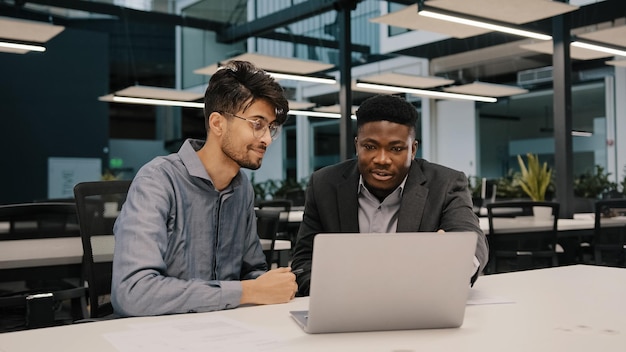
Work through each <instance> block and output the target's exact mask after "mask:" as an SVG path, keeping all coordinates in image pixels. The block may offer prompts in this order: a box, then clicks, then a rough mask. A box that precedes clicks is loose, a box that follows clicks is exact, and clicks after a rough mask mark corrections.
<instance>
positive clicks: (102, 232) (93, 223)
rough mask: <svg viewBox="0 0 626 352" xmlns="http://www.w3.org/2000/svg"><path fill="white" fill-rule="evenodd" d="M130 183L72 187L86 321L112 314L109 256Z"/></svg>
mask: <svg viewBox="0 0 626 352" xmlns="http://www.w3.org/2000/svg"><path fill="white" fill-rule="evenodd" d="M130 183H131V181H128V180H123V181H119V180H116V181H95V182H83V183H79V184H77V185H76V186H75V187H74V196H75V198H76V209H77V212H78V220H79V224H80V234H81V239H82V244H83V266H84V271H85V280H86V282H87V287H88V292H89V316H90V318H103V317H107V316H111V314H113V307H112V305H111V301H110V294H111V277H112V268H113V258H112V256H110V253H113V246H114V243H115V241H114V237H113V225H114V224H115V220H116V219H117V215H118V214H119V211H120V210H121V208H122V204H123V203H124V202H125V201H126V194H127V193H128V188H129V187H130ZM107 253H109V254H108V255H107Z"/></svg>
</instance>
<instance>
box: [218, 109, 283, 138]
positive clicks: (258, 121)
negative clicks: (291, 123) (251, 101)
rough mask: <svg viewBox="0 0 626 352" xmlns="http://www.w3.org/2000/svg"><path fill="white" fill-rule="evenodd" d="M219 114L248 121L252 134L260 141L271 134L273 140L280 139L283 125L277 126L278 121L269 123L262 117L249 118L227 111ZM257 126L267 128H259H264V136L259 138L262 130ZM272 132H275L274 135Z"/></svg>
mask: <svg viewBox="0 0 626 352" xmlns="http://www.w3.org/2000/svg"><path fill="white" fill-rule="evenodd" d="M217 112H218V113H220V114H222V115H230V116H233V117H236V118H238V119H241V120H244V121H248V122H249V123H250V126H252V133H253V134H254V137H255V138H258V139H260V138H263V136H265V133H267V132H269V134H270V138H272V140H276V138H278V135H280V131H281V129H282V125H279V124H277V123H276V121H272V122H270V123H268V122H267V121H266V120H265V119H264V118H262V117H255V118H249V117H242V116H239V115H235V114H233V113H230V112H226V111H217ZM257 124H259V125H264V126H265V127H263V126H259V128H260V127H263V134H261V135H260V136H257V133H259V131H261V130H260V129H257V127H256V125H257ZM272 131H274V132H273V133H272Z"/></svg>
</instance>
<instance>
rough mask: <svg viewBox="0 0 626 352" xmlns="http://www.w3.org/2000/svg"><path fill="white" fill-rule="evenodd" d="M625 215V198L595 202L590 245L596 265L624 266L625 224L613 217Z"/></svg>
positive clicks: (625, 252)
mask: <svg viewBox="0 0 626 352" xmlns="http://www.w3.org/2000/svg"><path fill="white" fill-rule="evenodd" d="M618 216H619V217H623V216H626V198H621V199H605V200H599V201H597V202H596V203H595V224H594V232H593V238H592V242H591V247H592V248H593V261H594V263H595V264H596V265H607V266H619V267H626V226H625V225H624V222H623V221H621V222H620V221H617V222H616V219H614V218H615V217H618Z"/></svg>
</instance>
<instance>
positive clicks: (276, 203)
mask: <svg viewBox="0 0 626 352" xmlns="http://www.w3.org/2000/svg"><path fill="white" fill-rule="evenodd" d="M292 206H293V202H292V201H291V200H289V199H271V200H262V201H260V202H258V203H257V207H258V208H259V209H263V210H276V211H279V212H280V221H279V223H278V233H277V234H276V238H277V239H279V240H288V241H290V242H291V247H293V246H294V245H295V240H296V239H295V233H293V231H290V230H291V229H290V228H289V212H290V211H291V207H292ZM296 232H297V231H296Z"/></svg>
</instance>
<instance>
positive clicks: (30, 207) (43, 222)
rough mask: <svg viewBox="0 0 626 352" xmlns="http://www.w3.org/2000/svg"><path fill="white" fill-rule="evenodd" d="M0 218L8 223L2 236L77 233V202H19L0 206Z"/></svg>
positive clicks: (71, 235)
mask: <svg viewBox="0 0 626 352" xmlns="http://www.w3.org/2000/svg"><path fill="white" fill-rule="evenodd" d="M0 222H4V223H7V224H8V226H9V228H8V231H7V232H2V233H1V234H0V239H2V240H22V239H36V238H54V237H74V236H75V237H78V236H80V230H79V228H78V219H77V216H76V205H75V204H74V203H73V202H72V203H69V202H38V203H19V204H8V205H2V206H0Z"/></svg>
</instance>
